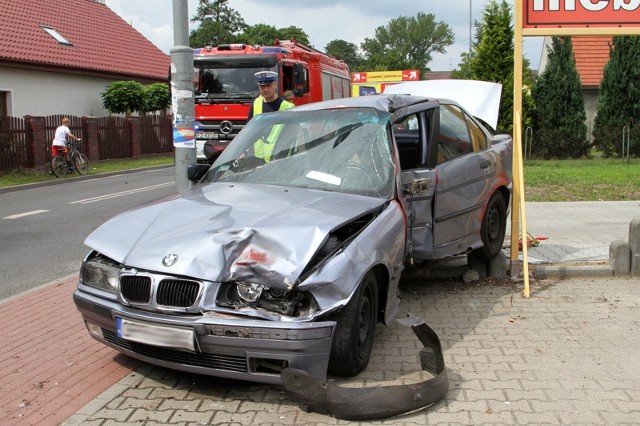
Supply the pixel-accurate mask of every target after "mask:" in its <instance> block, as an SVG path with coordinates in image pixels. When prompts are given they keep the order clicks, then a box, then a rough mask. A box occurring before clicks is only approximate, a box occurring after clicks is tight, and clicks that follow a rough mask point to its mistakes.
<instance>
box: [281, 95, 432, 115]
mask: <svg viewBox="0 0 640 426" xmlns="http://www.w3.org/2000/svg"><path fill="white" fill-rule="evenodd" d="M429 101H430V100H429V99H427V98H425V97H422V96H411V95H372V96H357V97H352V98H341V99H332V100H329V101H320V102H313V103H310V104H305V105H300V106H297V107H295V108H293V109H291V111H317V110H325V109H341V108H375V109H377V110H380V111H385V112H389V113H393V112H394V111H397V110H398V109H400V108H404V107H407V106H410V105H415V104H419V103H421V102H429Z"/></svg>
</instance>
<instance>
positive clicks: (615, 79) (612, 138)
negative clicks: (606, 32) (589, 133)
mask: <svg viewBox="0 0 640 426" xmlns="http://www.w3.org/2000/svg"><path fill="white" fill-rule="evenodd" d="M639 82H640V37H639V36H616V37H614V38H613V45H612V46H611V48H610V53H609V62H608V63H607V65H605V67H604V74H603V77H602V81H601V82H600V93H599V95H598V103H597V115H596V118H595V121H594V132H593V133H594V137H595V144H596V146H597V147H598V149H599V150H601V151H602V152H603V154H604V156H605V157H612V156H618V155H622V143H621V141H622V138H623V131H624V128H625V126H629V152H630V154H632V155H634V156H640V122H638V119H637V117H640V83H639ZM625 154H626V150H625Z"/></svg>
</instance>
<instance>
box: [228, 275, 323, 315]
mask: <svg viewBox="0 0 640 426" xmlns="http://www.w3.org/2000/svg"><path fill="white" fill-rule="evenodd" d="M216 303H217V304H218V306H221V307H225V308H232V309H239V308H243V307H252V308H256V309H257V308H261V309H265V310H267V311H271V312H275V313H278V314H281V315H286V316H290V317H302V316H309V315H311V314H313V313H314V312H316V311H317V310H318V303H317V302H316V300H315V299H314V297H313V296H312V295H311V293H308V292H300V291H295V290H280V289H277V288H269V287H267V286H265V285H263V284H256V283H251V282H247V281H238V282H232V283H224V284H222V286H221V288H220V291H219V292H218V297H217V299H216Z"/></svg>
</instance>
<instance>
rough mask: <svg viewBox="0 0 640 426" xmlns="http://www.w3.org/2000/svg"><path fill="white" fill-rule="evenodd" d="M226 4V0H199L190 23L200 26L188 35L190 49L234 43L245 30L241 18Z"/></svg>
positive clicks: (244, 24)
mask: <svg viewBox="0 0 640 426" xmlns="http://www.w3.org/2000/svg"><path fill="white" fill-rule="evenodd" d="M227 3H228V0H214V1H211V0H199V6H198V10H197V11H196V14H195V15H194V17H193V18H191V22H199V23H200V25H199V26H198V28H197V29H195V30H193V31H191V33H190V35H189V45H190V46H191V47H203V46H217V45H219V44H223V43H234V42H235V41H236V38H237V36H238V35H239V34H240V33H241V32H242V31H244V30H245V29H246V28H247V24H246V23H245V22H244V19H242V16H240V14H239V13H238V12H236V11H235V10H234V9H231V8H230V7H229V6H228V5H227Z"/></svg>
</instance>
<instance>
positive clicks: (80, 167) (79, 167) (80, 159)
mask: <svg viewBox="0 0 640 426" xmlns="http://www.w3.org/2000/svg"><path fill="white" fill-rule="evenodd" d="M73 165H74V167H75V169H76V171H77V172H78V173H79V174H81V175H84V174H86V173H87V172H89V158H88V157H87V156H86V155H84V154H82V153H79V154H77V155H76V156H75V157H74V158H73Z"/></svg>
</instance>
